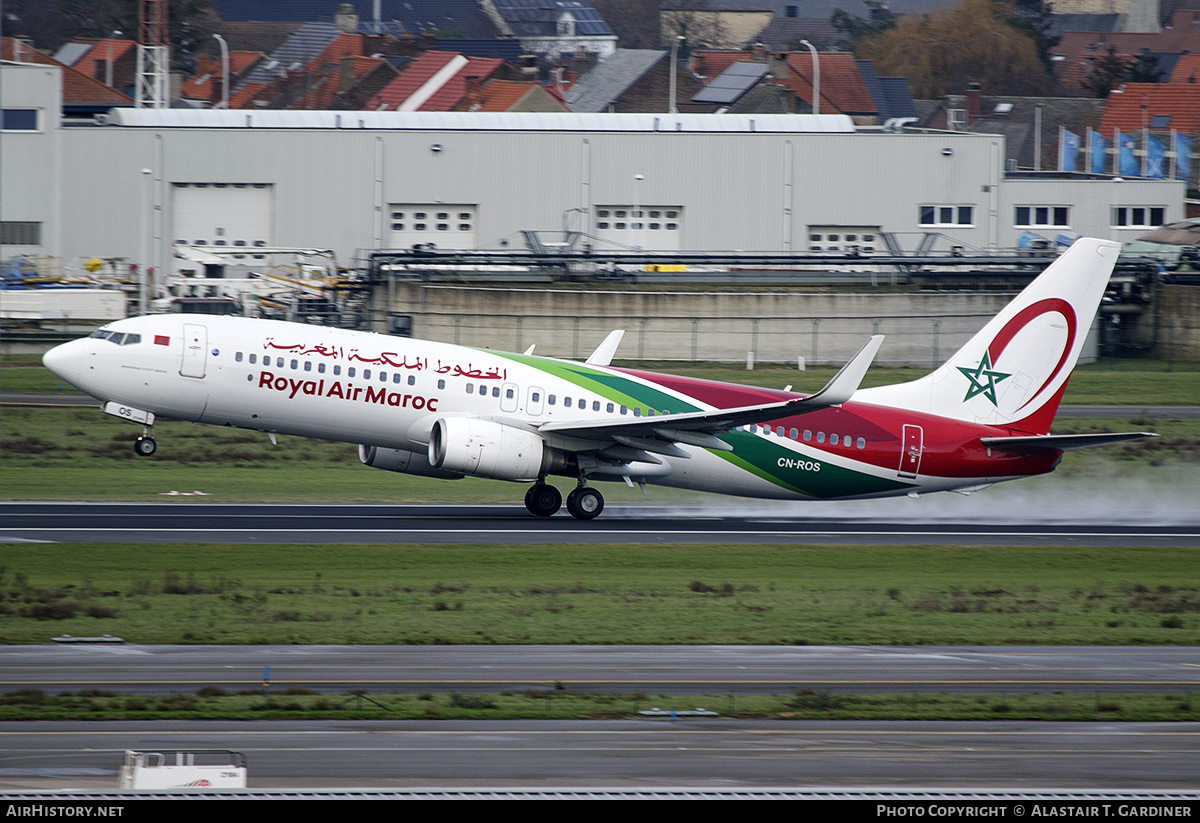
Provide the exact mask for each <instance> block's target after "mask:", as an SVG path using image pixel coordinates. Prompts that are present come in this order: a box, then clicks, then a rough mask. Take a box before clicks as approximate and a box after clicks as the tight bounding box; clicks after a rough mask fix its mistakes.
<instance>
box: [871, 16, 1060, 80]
mask: <svg viewBox="0 0 1200 823" xmlns="http://www.w3.org/2000/svg"><path fill="white" fill-rule="evenodd" d="M1012 19H1013V11H1012V6H1010V5H1009V4H1008V3H1006V2H1003V0H961V2H960V3H959V4H958V5H957V6H954V7H953V8H950V9H948V10H947V9H938V10H935V11H932V12H928V13H924V14H910V15H907V16H905V17H904V18H903V19H902V20H900V22H899V23H897V24H896V27H895V28H894V29H892V30H891V31H887V32H884V33H883V34H880V35H877V36H875V37H871V38H866V39H863V40H862V41H860V44H859V48H858V49H856V50H855V54H856V55H857V56H858V57H864V58H867V59H870V60H873V61H874V62H875V68H876V70H877V71H878V73H879V74H881V75H896V76H902V77H907V78H908V84H909V87H910V88H911V89H912V92H913V96H914V97H918V98H926V99H930V98H939V97H943V96H945V95H946V94H948V93H950V92H956V91H963V90H965V89H966V88H967V84H968V83H979V84H980V85H981V86H982V87H983V88H984V89H986V90H987V92H988V93H990V94H1013V95H1040V94H1045V93H1046V91H1047V90H1048V89H1049V88H1050V75H1049V73H1048V72H1047V71H1046V68H1045V66H1044V65H1042V62H1041V61H1040V60H1039V59H1038V53H1037V46H1036V45H1035V44H1034V41H1033V39H1032V38H1031V37H1030V36H1029V35H1028V34H1026V33H1025V32H1022V31H1020V30H1018V29H1017V28H1016V27H1015V26H1014V25H1013V24H1012Z"/></svg>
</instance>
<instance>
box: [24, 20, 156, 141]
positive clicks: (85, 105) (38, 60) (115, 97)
mask: <svg viewBox="0 0 1200 823" xmlns="http://www.w3.org/2000/svg"><path fill="white" fill-rule="evenodd" d="M0 60H7V61H11V62H13V63H35V64H41V65H46V66H57V67H58V68H61V69H62V112H61V115H62V117H63V118H64V119H65V120H71V119H80V118H85V119H88V120H90V119H92V118H93V117H94V116H95V115H97V114H103V113H104V112H106V111H108V110H109V109H111V108H113V107H120V106H133V100H132V99H131V98H129V97H127V96H125V95H124V94H121V92H119V91H117V90H116V89H113V88H110V87H108V86H106V85H104V83H103V82H102V81H100V80H96V79H94V78H92V77H90V76H88V75H87V74H84V73H83V72H81V71H77V70H76V69H73V68H71V67H70V66H68V65H65V64H64V63H62V62H60V61H58V60H55V59H54V58H53V57H51V56H50V55H48V54H45V53H44V52H40V51H38V50H37V49H35V48H34V47H33V46H31V45H29V44H28V43H26V42H24V41H22V40H18V39H16V38H12V37H5V38H3V39H0ZM30 111H32V112H33V116H34V117H35V118H36V117H37V113H36V111H33V110H30ZM8 117H9V113H8V111H7V110H6V111H5V124H4V128H5V129H9V128H11V124H10V123H9V122H8V120H7V118H8ZM35 125H36V124H35Z"/></svg>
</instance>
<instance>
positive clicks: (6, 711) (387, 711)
mask: <svg viewBox="0 0 1200 823" xmlns="http://www.w3.org/2000/svg"><path fill="white" fill-rule="evenodd" d="M559 685H560V686H561V685H562V684H559ZM271 692H272V693H271V694H270V695H269V696H268V695H264V694H263V690H262V689H253V688H248V689H241V690H239V689H236V688H234V687H230V688H229V689H225V688H222V687H220V686H206V687H203V688H201V689H199V690H198V691H197V693H196V694H195V695H172V696H167V697H140V696H117V695H113V694H109V693H105V692H103V691H96V690H88V691H85V692H79V693H76V694H63V695H45V694H43V693H41V692H40V691H38V690H36V689H19V690H14V691H12V692H9V693H8V694H4V695H0V722H2V721H6V720H10V721H11V720H96V719H100V718H103V719H106V720H165V719H175V720H294V719H297V718H304V719H310V720H316V719H337V720H356V719H362V720H382V719H387V720H444V719H450V718H455V719H459V718H469V719H478V720H509V719H574V718H580V719H593V720H602V719H618V718H625V717H631V716H634V715H635V714H636V713H637V712H640V711H647V710H653V709H659V710H660V711H671V710H675V711H688V710H692V709H697V708H700V709H705V710H707V711H715V712H717V713H719V714H720V715H722V716H723V717H737V718H759V719H761V718H777V719H788V720H1018V719H1019V720H1056V721H1064V720H1075V721H1108V722H1113V721H1126V722H1133V721H1138V722H1143V723H1146V722H1170V721H1196V720H1197V719H1200V695H1192V694H1188V693H1175V694H1161V695H1148V694H1106V695H1104V696H1103V697H1099V696H1093V695H1066V694H1019V695H979V696H976V695H971V696H964V695H947V694H919V693H912V692H910V693H908V694H884V695H841V694H835V693H830V692H827V691H814V690H811V689H805V688H798V689H796V691H795V692H794V693H792V694H775V695H737V696H734V695H720V694H716V695H705V696H699V697H697V696H694V695H693V696H687V697H680V696H668V695H648V694H640V693H639V694H611V695H610V694H579V693H576V692H573V691H571V690H570V689H569V688H554V687H553V686H551V685H549V684H548V685H547V688H545V689H540V690H526V691H517V692H501V693H499V694H474V693H472V694H453V693H452V694H420V695H408V694H382V695H381V694H372V695H370V696H369V698H367V697H363V698H360V697H358V696H356V695H353V694H344V695H337V696H328V695H315V694H311V693H309V691H308V690H307V689H303V688H300V689H286V688H278V687H277V688H274V689H272V690H271ZM662 720H663V722H664V723H665V722H668V718H667V717H664V718H662Z"/></svg>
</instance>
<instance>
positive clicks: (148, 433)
mask: <svg viewBox="0 0 1200 823" xmlns="http://www.w3.org/2000/svg"><path fill="white" fill-rule="evenodd" d="M133 450H134V451H135V452H137V454H138V456H139V457H149V456H150V455H152V454H154V453H155V452H156V451H158V444H157V443H155V442H154V427H153V426H146V427H145V428H144V429H142V436H141V437H139V438H138V439H137V440H135V441H133Z"/></svg>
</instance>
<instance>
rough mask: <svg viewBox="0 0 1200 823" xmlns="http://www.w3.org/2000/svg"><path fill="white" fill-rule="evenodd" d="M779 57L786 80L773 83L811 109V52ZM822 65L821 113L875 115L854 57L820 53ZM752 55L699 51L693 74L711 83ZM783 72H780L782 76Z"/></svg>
mask: <svg viewBox="0 0 1200 823" xmlns="http://www.w3.org/2000/svg"><path fill="white" fill-rule="evenodd" d="M772 54H773V55H780V56H782V58H783V61H784V63H785V65H786V67H787V76H786V77H779V76H776V77H775V79H774V82H775V83H776V84H778V85H783V86H787V87H788V88H790V89H792V90H793V91H795V92H796V94H797V95H798V96H799V97H800V99H802V100H803V101H804V102H806V103H808V104H809V105H810V106H811V105H812V97H813V80H812V73H813V72H812V55H811V53H809V52H808V51H790V52H772ZM818 57H819V60H820V64H821V111H822V112H824V113H825V114H836V113H842V114H875V102H874V101H873V100H872V99H871V94H870V92H868V91H867V87H866V85H865V84H864V83H863V80H862V75H860V74H859V73H858V65H857V64H856V63H855V62H854V55H853V54H850V53H848V52H819V53H818ZM751 59H753V58H752V55H751V54H749V53H748V52H745V51H741V50H738V49H733V50H722V51H718V50H703V49H702V50H699V51H696V52H695V54H694V57H693V59H692V71H693V72H694V73H695V74H697V75H701V76H703V77H704V78H705V80H706V81H707V82H710V83H711V82H712V81H713V80H714V79H715V78H716V77H717V76H718V75H719V74H721V72H723V71H725V70H726V69H728V68H729V67H730V66H732V65H733V64H734V63H741V62H744V61H747V60H751ZM782 73H783V72H777V74H782Z"/></svg>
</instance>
